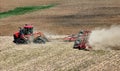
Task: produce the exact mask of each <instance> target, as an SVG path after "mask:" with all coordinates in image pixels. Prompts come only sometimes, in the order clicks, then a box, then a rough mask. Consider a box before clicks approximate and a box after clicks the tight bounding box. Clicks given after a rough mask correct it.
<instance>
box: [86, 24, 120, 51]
mask: <svg viewBox="0 0 120 71" xmlns="http://www.w3.org/2000/svg"><path fill="white" fill-rule="evenodd" d="M88 41H89V44H90V45H91V46H92V47H93V49H104V48H108V49H114V50H120V25H118V26H111V27H110V28H102V29H96V30H93V31H92V33H91V34H90V36H89V40H88Z"/></svg>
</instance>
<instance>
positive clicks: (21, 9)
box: [0, 4, 56, 19]
mask: <svg viewBox="0 0 120 71" xmlns="http://www.w3.org/2000/svg"><path fill="white" fill-rule="evenodd" d="M55 5H56V4H49V5H42V6H26V7H17V8H15V9H13V10H9V11H7V12H0V19H1V18H6V17H9V16H14V15H22V14H26V13H30V12H33V11H37V10H43V9H49V8H51V7H54V6H55Z"/></svg>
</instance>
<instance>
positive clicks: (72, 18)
mask: <svg viewBox="0 0 120 71" xmlns="http://www.w3.org/2000/svg"><path fill="white" fill-rule="evenodd" d="M52 3H55V4H58V5H57V6H55V7H53V8H50V9H46V10H41V11H37V12H33V13H29V14H25V15H20V16H12V17H9V18H3V19H0V30H1V31H0V35H12V34H13V33H14V32H16V31H17V30H18V27H19V26H23V25H24V24H33V25H34V27H35V28H36V30H37V31H44V32H50V33H53V34H71V33H77V32H78V31H80V30H81V29H94V28H95V27H105V26H110V25H113V24H114V25H115V24H119V23H120V20H119V18H120V16H119V15H120V7H119V4H120V1H119V0H114V1H113V0H109V1H108V0H104V1H103V0H100V1H98V0H92V1H90V0H34V1H27V0H20V1H16V0H12V1H9V0H2V1H1V2H0V10H1V12H3V11H8V10H11V9H14V8H16V7H21V6H38V5H48V4H52ZM2 29H4V30H2Z"/></svg>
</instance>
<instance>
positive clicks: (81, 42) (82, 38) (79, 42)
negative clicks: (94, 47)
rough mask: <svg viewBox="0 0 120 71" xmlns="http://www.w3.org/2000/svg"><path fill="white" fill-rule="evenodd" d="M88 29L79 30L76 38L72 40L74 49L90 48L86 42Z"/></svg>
mask: <svg viewBox="0 0 120 71" xmlns="http://www.w3.org/2000/svg"><path fill="white" fill-rule="evenodd" d="M89 34H90V31H80V33H79V34H78V38H77V39H76V40H75V42H74V46H73V48H74V49H80V50H88V49H91V46H90V45H89V43H88V37H89Z"/></svg>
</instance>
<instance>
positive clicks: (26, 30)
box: [24, 25, 33, 35]
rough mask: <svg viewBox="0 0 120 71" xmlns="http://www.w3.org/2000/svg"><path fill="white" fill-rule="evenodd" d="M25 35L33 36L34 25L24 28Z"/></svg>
mask: <svg viewBox="0 0 120 71" xmlns="http://www.w3.org/2000/svg"><path fill="white" fill-rule="evenodd" d="M24 34H25V35H29V34H33V26H32V25H26V26H24Z"/></svg>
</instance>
